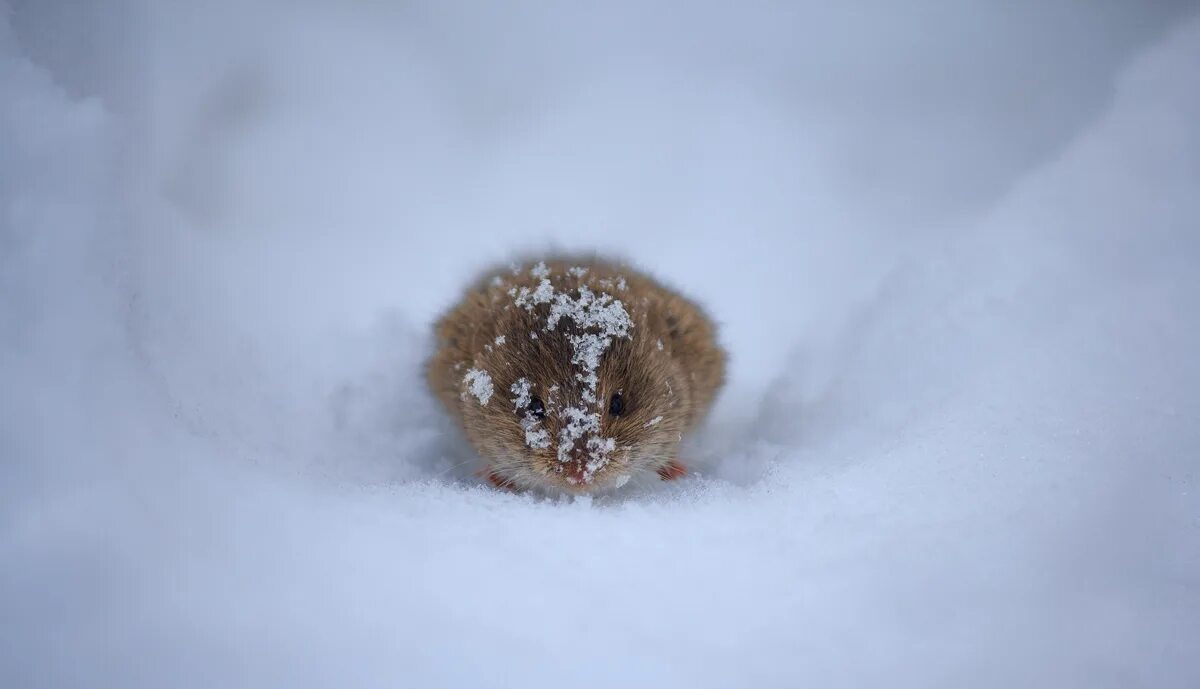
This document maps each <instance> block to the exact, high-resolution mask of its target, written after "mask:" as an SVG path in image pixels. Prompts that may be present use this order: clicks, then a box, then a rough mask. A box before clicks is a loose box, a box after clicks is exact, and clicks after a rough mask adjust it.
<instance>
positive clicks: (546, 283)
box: [508, 278, 554, 312]
mask: <svg viewBox="0 0 1200 689" xmlns="http://www.w3.org/2000/svg"><path fill="white" fill-rule="evenodd" d="M508 294H509V296H511V297H513V303H514V304H516V305H517V306H520V307H521V308H523V309H525V310H526V311H529V312H532V311H533V307H534V306H537V305H538V304H546V303H549V302H550V300H551V299H553V298H554V286H553V285H551V284H550V279H549V278H542V281H541V282H539V283H538V286H537V287H536V288H534V289H532V290H530V289H529V288H528V287H522V288H520V289H517V288H516V287H514V288H512V289H510V290H509V291H508Z"/></svg>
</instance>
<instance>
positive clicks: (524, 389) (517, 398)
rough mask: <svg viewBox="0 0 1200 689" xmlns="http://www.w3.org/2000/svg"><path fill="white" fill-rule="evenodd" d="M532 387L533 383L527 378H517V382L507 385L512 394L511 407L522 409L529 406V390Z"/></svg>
mask: <svg viewBox="0 0 1200 689" xmlns="http://www.w3.org/2000/svg"><path fill="white" fill-rule="evenodd" d="M532 387H533V384H532V383H530V382H529V379H528V378H518V379H517V382H515V383H513V384H512V385H510V386H509V391H510V392H512V394H513V395H514V397H513V398H512V402H513V409H523V408H525V407H528V406H529V400H530V399H531V397H530V395H529V391H530V389H531V388H532Z"/></svg>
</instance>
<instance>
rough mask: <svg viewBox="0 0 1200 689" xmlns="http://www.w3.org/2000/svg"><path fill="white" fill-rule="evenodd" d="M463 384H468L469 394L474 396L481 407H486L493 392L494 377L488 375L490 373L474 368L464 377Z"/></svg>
mask: <svg viewBox="0 0 1200 689" xmlns="http://www.w3.org/2000/svg"><path fill="white" fill-rule="evenodd" d="M463 382H464V383H466V384H467V392H469V393H471V394H472V395H474V396H475V399H477V400H479V404H480V405H481V406H484V407H486V406H487V403H488V400H489V399H491V398H492V392H493V388H492V377H491V376H490V375H488V372H487V371H484V370H482V369H478V368H473V369H471V370H469V371H467V375H465V376H463Z"/></svg>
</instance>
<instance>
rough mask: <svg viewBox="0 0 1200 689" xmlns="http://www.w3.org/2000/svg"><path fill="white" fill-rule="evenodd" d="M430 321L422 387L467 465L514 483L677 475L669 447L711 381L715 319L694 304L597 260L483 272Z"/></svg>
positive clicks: (564, 485)
mask: <svg viewBox="0 0 1200 689" xmlns="http://www.w3.org/2000/svg"><path fill="white" fill-rule="evenodd" d="M434 330H435V340H436V344H435V350H434V353H433V355H432V357H430V359H429V361H428V364H427V371H426V375H427V380H428V383H429V386H430V389H431V390H432V392H433V393H434V395H435V396H436V397H437V398H438V399H439V400H440V401H441V403H442V405H443V406H444V407H445V408H446V410H447V412H448V413H449V414H450V416H451V417H452V418H453V419H454V420H455V422H456V423H457V425H458V426H459V428H461V430H462V432H463V434H464V435H465V437H466V439H467V441H468V442H469V443H470V444H471V445H472V446H473V447H474V449H475V450H476V451H477V453H478V454H479V457H480V460H481V463H482V466H481V469H480V472H479V474H480V475H481V476H482V477H484V478H485V479H486V480H487V481H489V482H490V483H491V484H492V485H494V486H496V487H499V488H505V489H510V490H515V491H533V490H540V491H544V492H549V493H573V494H585V493H596V492H600V491H606V490H612V489H617V488H620V487H621V486H624V485H625V484H626V483H628V482H629V481H630V480H634V479H639V480H638V481H637V483H642V482H643V481H642V480H641V479H644V478H647V477H650V478H656V479H662V480H674V479H678V478H680V477H682V476H684V475H685V474H687V467H686V465H685V463H684V462H682V461H681V460H680V458H679V456H678V450H679V444H680V442H681V441H682V439H683V437H684V435H685V434H687V433H689V432H690V431H692V430H693V429H695V428H696V426H697V425H698V424H700V422H701V421H703V419H704V418H705V416H706V415H707V413H708V411H709V408H710V407H711V405H712V403H713V400H714V398H715V397H716V395H717V393H718V391H719V390H720V388H721V386H722V384H723V383H724V380H725V366H726V354H725V351H724V349H722V347H721V346H720V344H719V343H718V340H717V329H716V326H715V324H714V322H713V321H712V319H711V318H710V317H709V316H708V315H707V314H706V313H705V311H704V310H703V309H702V308H701V307H700V306H699V305H698V304H697V303H696V302H695V301H693V300H691V299H688V298H687V297H685V296H683V295H682V294H681V293H679V292H678V291H676V290H675V289H672V288H670V287H668V286H666V285H664V284H662V283H661V282H659V281H658V280H655V279H654V278H652V277H651V276H650V275H648V274H646V273H645V272H643V271H641V270H638V269H635V268H633V267H631V266H629V265H626V264H623V263H621V262H619V261H615V260H609V259H604V258H599V257H590V258H588V257H572V256H547V257H544V258H540V259H537V260H526V261H522V262H515V263H511V264H509V265H507V266H505V267H502V268H492V269H490V270H487V271H485V272H484V274H483V275H482V276H481V277H479V278H478V279H476V280H475V281H473V282H472V283H471V284H470V285H469V286H468V287H467V289H466V290H465V291H464V293H463V295H462V297H461V299H459V300H458V302H457V303H455V304H454V305H453V306H452V307H451V308H449V309H448V310H447V311H446V312H445V313H444V314H442V315H441V317H440V318H439V319H438V320H437V322H436V324H435V327H434Z"/></svg>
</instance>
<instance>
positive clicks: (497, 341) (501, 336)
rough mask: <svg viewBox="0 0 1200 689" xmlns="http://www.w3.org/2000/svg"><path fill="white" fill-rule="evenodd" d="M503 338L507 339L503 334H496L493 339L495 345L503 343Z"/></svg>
mask: <svg viewBox="0 0 1200 689" xmlns="http://www.w3.org/2000/svg"><path fill="white" fill-rule="evenodd" d="M505 339H507V338H505V337H504V336H503V335H497V336H496V339H495V340H493V342H495V343H496V346H497V347H499V346H500V345H502V344H504V341H505Z"/></svg>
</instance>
